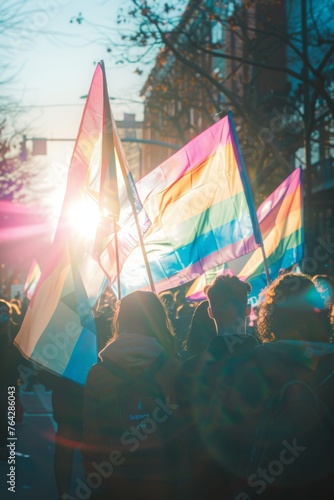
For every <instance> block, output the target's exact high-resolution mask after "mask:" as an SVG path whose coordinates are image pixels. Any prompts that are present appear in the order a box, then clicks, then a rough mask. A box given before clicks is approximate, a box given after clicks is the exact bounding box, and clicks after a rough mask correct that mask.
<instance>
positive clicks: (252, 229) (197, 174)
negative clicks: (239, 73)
mask: <svg viewBox="0 0 334 500" xmlns="http://www.w3.org/2000/svg"><path fill="white" fill-rule="evenodd" d="M137 190H138V195H139V198H140V200H141V202H142V205H143V208H144V210H145V213H146V215H147V217H148V219H149V220H150V224H151V225H150V227H149V229H148V230H147V232H146V233H145V234H144V237H143V238H144V244H145V250H146V254H147V259H148V262H149V266H150V270H151V273H152V277H153V281H154V286H155V289H156V291H157V292H161V291H162V290H166V289H169V288H173V287H177V286H179V285H181V284H183V283H186V282H188V281H190V280H192V279H194V278H196V277H198V276H200V275H202V274H203V273H204V272H206V271H208V270H210V269H212V268H213V267H215V266H217V265H220V264H222V263H223V262H228V261H231V260H233V259H236V258H237V257H240V256H241V255H244V254H246V253H249V252H251V251H252V250H254V249H255V248H257V247H258V246H259V244H260V243H261V241H262V240H261V233H260V231H259V226H258V223H257V218H256V212H255V209H254V206H253V201H252V195H251V191H250V188H249V184H248V180H247V175H246V171H245V167H244V164H243V160H242V156H241V153H240V149H239V146H238V141H237V136H236V132H235V129H234V124H233V120H232V115H231V113H229V114H228V116H226V117H225V118H223V119H221V120H220V121H219V122H218V123H216V124H214V125H212V126H211V127H210V128H208V129H207V130H205V131H204V132H203V133H201V134H200V135H198V136H197V137H196V138H195V139H193V140H192V141H190V142H189V143H188V144H187V145H186V146H184V147H183V148H182V149H180V151H178V152H177V153H175V154H174V155H173V156H172V157H171V158H169V159H168V160H167V161H165V162H164V163H163V164H162V165H160V166H159V167H157V168H156V169H155V170H153V171H152V172H150V173H149V174H148V175H147V176H146V177H144V178H143V179H142V180H140V181H139V182H138V183H137ZM141 288H144V289H145V288H147V289H149V282H148V279H147V273H146V270H145V266H144V262H143V258H142V254H141V250H140V248H138V247H137V248H134V250H133V251H132V252H131V253H130V254H129V256H128V257H127V259H126V260H125V263H124V265H123V269H122V272H121V289H122V296H124V295H126V294H128V293H130V292H131V291H133V290H137V289H141Z"/></svg>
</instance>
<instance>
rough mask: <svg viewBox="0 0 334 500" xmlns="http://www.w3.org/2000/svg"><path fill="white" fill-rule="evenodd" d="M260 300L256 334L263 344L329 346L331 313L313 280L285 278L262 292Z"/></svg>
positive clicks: (290, 275) (292, 275) (297, 276)
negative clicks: (294, 342) (282, 342)
mask: <svg viewBox="0 0 334 500" xmlns="http://www.w3.org/2000/svg"><path fill="white" fill-rule="evenodd" d="M260 300H261V303H260V306H259V314H258V321H257V330H258V333H259V335H260V337H261V338H262V340H263V341H264V342H268V341H273V340H306V341H309V342H328V340H329V337H330V334H331V327H330V321H329V317H328V310H327V308H326V303H325V300H324V298H323V297H322V296H321V293H320V292H319V291H318V290H317V288H316V286H315V284H314V283H313V282H312V278H311V277H310V276H308V275H306V274H302V273H301V274H296V273H286V274H283V275H281V276H279V277H278V278H277V279H275V280H274V281H273V282H272V283H271V284H270V285H269V286H268V287H266V288H265V289H264V290H263V292H262V294H261V297H260Z"/></svg>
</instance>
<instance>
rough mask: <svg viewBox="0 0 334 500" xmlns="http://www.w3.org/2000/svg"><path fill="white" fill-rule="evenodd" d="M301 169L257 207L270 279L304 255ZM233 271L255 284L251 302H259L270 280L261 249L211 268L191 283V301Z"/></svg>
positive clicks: (199, 297) (189, 292) (294, 172)
mask: <svg viewBox="0 0 334 500" xmlns="http://www.w3.org/2000/svg"><path fill="white" fill-rule="evenodd" d="M301 175H302V171H301V168H300V167H299V168H297V169H296V170H294V171H293V172H292V173H291V174H290V175H289V176H288V177H287V178H286V179H285V180H284V181H283V182H282V183H281V184H280V186H279V187H278V188H277V189H275V191H274V192H273V193H272V194H271V195H270V196H269V197H268V198H267V199H266V200H265V201H264V202H263V203H262V204H261V205H260V207H259V208H258V210H257V216H258V221H259V224H260V229H261V233H262V237H263V244H264V251H265V255H266V260H267V265H268V270H269V278H270V280H273V279H275V278H277V276H278V275H279V274H280V273H281V272H282V271H284V270H286V269H289V268H290V267H292V266H294V265H295V264H297V263H299V262H300V261H301V260H302V258H303V255H304V226H303V190H302V181H301ZM226 273H229V274H234V275H236V276H238V277H239V278H240V279H242V280H247V281H249V282H250V283H251V285H252V292H251V294H250V297H249V298H250V302H251V303H252V305H253V306H255V305H256V304H257V301H258V296H259V293H260V291H261V290H262V289H263V288H264V287H265V286H266V284H267V279H266V274H265V269H264V260H263V254H262V251H261V248H257V249H255V250H254V251H252V252H250V253H248V254H247V255H244V256H242V257H239V258H237V259H234V260H233V261H230V262H228V263H225V264H223V265H220V266H217V267H216V268H214V269H212V270H211V272H210V274H204V275H203V276H201V277H200V278H199V279H198V280H195V281H194V283H192V285H191V287H190V288H189V290H188V292H187V298H188V299H189V300H203V299H204V298H205V295H204V292H203V290H204V287H205V286H206V285H207V284H210V283H211V282H212V281H213V279H214V277H215V276H216V275H217V274H226Z"/></svg>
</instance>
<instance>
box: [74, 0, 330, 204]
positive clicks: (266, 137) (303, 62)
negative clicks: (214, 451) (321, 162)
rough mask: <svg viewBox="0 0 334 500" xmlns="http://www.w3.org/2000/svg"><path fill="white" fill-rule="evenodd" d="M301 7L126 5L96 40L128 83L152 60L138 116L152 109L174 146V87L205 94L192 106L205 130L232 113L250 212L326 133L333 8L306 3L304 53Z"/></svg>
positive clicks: (265, 2)
mask: <svg viewBox="0 0 334 500" xmlns="http://www.w3.org/2000/svg"><path fill="white" fill-rule="evenodd" d="M305 1H306V0H300V1H299V2H291V1H288V0H257V1H251V0H244V1H240V0H234V1H232V2H231V1H224V0H221V1H213V0H207V1H205V2H203V1H199V0H190V1H189V2H179V1H178V2H176V1H175V2H169V3H168V4H167V3H165V4H162V3H161V2H157V1H155V0H150V1H149V0H131V2H129V8H128V9H127V10H126V9H125V8H123V9H122V10H121V11H120V13H119V16H118V24H119V27H120V40H118V41H117V43H115V44H112V43H111V41H109V40H107V39H106V38H105V40H106V42H105V43H106V46H107V49H108V50H109V52H110V53H111V55H112V57H113V58H115V57H116V59H117V60H119V61H123V62H128V63H129V62H131V63H133V64H136V65H138V67H137V70H136V71H137V72H138V73H141V72H142V71H143V69H144V68H145V66H146V65H147V64H152V62H153V61H154V59H155V58H156V57H157V59H156V61H157V62H156V65H155V67H154V69H153V70H152V71H151V73H150V75H149V78H148V81H147V84H146V88H148V86H149V89H150V95H149V97H147V106H150V103H151V104H152V102H153V103H154V106H155V107H156V109H159V110H160V113H163V114H164V117H165V119H166V121H167V122H169V123H174V126H173V128H174V134H177V135H178V137H179V139H181V140H184V132H185V130H186V129H187V127H188V129H189V123H187V121H186V120H184V116H185V113H183V115H182V116H183V118H182V116H181V114H180V113H175V109H174V111H172V113H171V112H169V111H170V108H171V107H170V106H168V105H165V103H167V104H168V102H170V101H171V98H172V97H173V96H174V100H177V101H181V104H180V105H179V108H178V109H179V110H180V109H183V110H186V109H187V98H188V96H187V95H184V96H182V92H180V87H181V86H180V84H179V83H178V82H179V79H180V78H181V79H183V80H187V83H186V85H185V86H186V88H190V86H189V85H188V83H189V82H190V81H191V79H194V80H196V86H195V87H196V88H198V87H200V88H201V92H202V95H203V96H204V95H205V94H206V98H205V99H204V98H203V99H201V100H200V102H199V105H201V109H202V115H203V116H206V117H207V118H208V119H209V120H211V122H213V121H214V120H215V119H216V114H217V113H224V112H226V111H227V109H230V108H232V110H233V111H234V116H235V121H236V123H237V127H238V135H239V139H240V141H241V146H242V151H243V154H244V158H245V162H246V166H247V168H248V170H249V175H250V178H251V181H252V184H253V187H254V188H256V189H255V193H256V195H257V197H258V199H257V202H258V203H259V202H260V201H261V200H262V199H263V198H264V197H265V196H266V195H267V194H268V193H269V192H270V191H271V190H272V189H273V187H276V186H277V184H278V183H279V182H280V181H281V180H282V179H283V177H285V176H286V175H287V174H288V173H290V172H291V170H292V168H293V161H294V158H295V156H296V153H297V155H298V150H300V149H301V148H303V145H304V140H305V138H306V139H312V147H313V149H314V150H316V149H317V147H318V145H319V141H322V137H320V136H319V134H321V130H322V129H325V130H326V134H327V136H328V134H329V133H330V132H329V131H330V130H332V129H333V117H334V102H333V98H332V97H333V85H332V80H333V70H332V69H331V67H332V66H333V62H334V28H333V22H332V14H333V12H332V10H333V5H332V2H330V1H328V2H325V3H324V2H323V3H322V4H321V7H319V3H318V2H315V1H314V0H307V2H306V3H307V38H308V40H307V48H308V50H307V51H305V40H303V30H302V28H303V26H302V22H301V21H302V19H301V7H302V5H303V2H305ZM82 19H84V18H82ZM103 33H104V35H106V30H104V32H103ZM116 54H117V56H116ZM157 54H158V56H157ZM171 60H174V61H175V65H174V68H176V70H175V73H174V72H173V71H172V69H169V71H165V76H164V78H162V72H161V67H164V66H165V67H166V68H168V67H169V65H170V61H171ZM203 61H206V62H207V64H203ZM182 68H183V69H182ZM173 80H174V81H173ZM305 88H307V89H308V90H307V97H308V101H309V102H308V104H307V112H306V110H305V106H304V104H305V103H304V101H305ZM185 94H187V92H185ZM192 102H194V100H192ZM188 108H189V106H188ZM182 120H183V121H182ZM178 129H181V131H182V133H180V131H179V130H178ZM305 130H306V133H305ZM193 132H194V134H195V133H196V130H194V131H193ZM311 154H312V153H311ZM309 183H310V179H309Z"/></svg>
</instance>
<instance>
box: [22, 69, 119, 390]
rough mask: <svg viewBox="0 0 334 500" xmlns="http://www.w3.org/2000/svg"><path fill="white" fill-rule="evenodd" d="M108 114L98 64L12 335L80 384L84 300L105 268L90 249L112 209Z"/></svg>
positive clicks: (88, 336)
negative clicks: (57, 206)
mask: <svg viewBox="0 0 334 500" xmlns="http://www.w3.org/2000/svg"><path fill="white" fill-rule="evenodd" d="M108 109H109V110H108ZM110 117H111V113H110V103H109V98H108V92H107V86H106V80H105V75H104V70H103V65H102V64H98V65H97V67H96V70H95V73H94V76H93V80H92V83H91V87H90V90H89V94H88V97H87V101H86V104H85V108H84V111H83V116H82V120H81V124H80V128H79V132H78V136H77V140H76V143H75V146H74V151H73V155H72V159H71V164H70V168H69V173H68V179H67V187H66V193H65V197H64V202H63V205H62V210H61V214H60V218H59V222H58V226H57V230H56V234H55V238H54V242H53V245H52V247H51V250H50V254H49V258H48V261H47V263H46V265H45V266H44V267H43V272H42V274H41V277H40V279H39V282H38V285H37V287H36V290H35V293H34V294H33V296H32V299H31V302H30V304H29V307H28V311H27V313H26V315H25V318H24V321H23V324H22V327H21V329H20V331H19V333H18V335H17V336H16V338H15V340H14V343H15V345H16V346H17V347H18V348H19V350H20V351H21V353H22V354H23V355H24V356H25V357H26V358H28V359H30V360H31V361H32V362H34V363H36V364H37V366H41V367H43V368H46V369H48V370H50V371H52V372H54V373H56V374H59V375H62V376H64V377H67V378H69V379H71V380H73V381H75V382H77V383H80V384H84V383H85V381H86V376H87V373H88V371H89V369H90V367H91V366H92V365H93V364H94V363H95V362H96V361H97V342H96V331H95V321H94V318H93V313H92V306H93V305H94V303H95V302H96V300H97V299H98V297H99V295H100V294H101V292H102V290H103V287H104V286H105V274H104V272H103V270H102V269H101V266H100V264H99V262H98V261H97V260H96V259H95V256H96V254H97V253H98V251H97V249H98V250H99V251H100V254H101V255H102V253H103V251H104V248H105V244H104V239H107V240H108V235H107V232H108V231H109V232H110V233H112V231H113V226H112V224H111V221H110V220H111V218H113V217H116V218H117V217H118V213H119V197H118V193H117V186H116V183H117V182H118V181H117V180H116V174H115V171H114V170H113V169H114V168H115V164H116V163H117V162H116V160H115V158H114V157H113V155H114V154H115V146H114V144H113V134H112V132H113V122H112V120H111V118H110ZM106 140H108V141H109V144H107V145H106V144H105V141H106ZM118 163H119V160H118ZM100 215H103V221H102V223H101V225H99V220H100V219H99V216H100ZM107 227H108V229H107ZM108 241H109V240H108Z"/></svg>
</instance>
